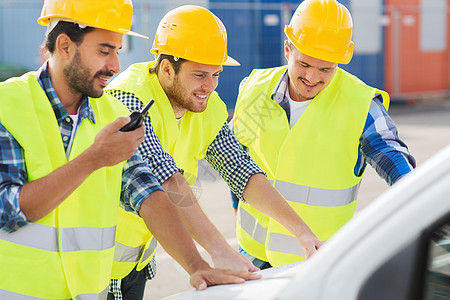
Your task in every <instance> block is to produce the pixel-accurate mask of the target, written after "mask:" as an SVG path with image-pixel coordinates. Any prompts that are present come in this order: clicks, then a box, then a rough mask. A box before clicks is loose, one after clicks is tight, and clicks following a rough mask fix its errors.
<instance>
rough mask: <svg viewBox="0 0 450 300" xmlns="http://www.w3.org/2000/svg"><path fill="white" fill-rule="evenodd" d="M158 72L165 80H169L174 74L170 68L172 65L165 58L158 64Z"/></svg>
mask: <svg viewBox="0 0 450 300" xmlns="http://www.w3.org/2000/svg"><path fill="white" fill-rule="evenodd" d="M159 72H160V73H161V75H162V76H164V77H165V78H166V79H170V78H171V77H172V76H173V75H174V74H175V70H174V69H173V67H172V63H171V62H170V61H169V60H168V59H167V58H166V59H163V60H162V61H161V63H160V64H159Z"/></svg>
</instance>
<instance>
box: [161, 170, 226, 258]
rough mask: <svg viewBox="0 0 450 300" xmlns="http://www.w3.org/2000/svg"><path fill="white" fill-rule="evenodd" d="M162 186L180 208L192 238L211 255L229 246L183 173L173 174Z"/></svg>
mask: <svg viewBox="0 0 450 300" xmlns="http://www.w3.org/2000/svg"><path fill="white" fill-rule="evenodd" d="M162 187H163V188H164V190H165V191H166V192H167V194H168V195H169V198H170V200H171V201H172V203H173V204H175V206H176V207H177V209H178V212H179V214H180V217H181V219H182V221H183V223H184V224H185V226H186V227H187V229H188V231H189V233H190V234H191V236H192V238H193V239H194V240H195V241H197V242H198V243H199V244H200V245H201V246H202V247H203V248H204V249H205V250H206V251H207V252H208V253H210V254H211V255H214V254H218V252H220V251H222V250H223V249H224V247H229V245H228V244H227V242H226V240H225V238H224V237H223V236H222V234H221V233H220V232H219V231H218V230H217V228H216V227H215V226H214V224H213V223H212V222H211V221H210V220H209V219H208V217H207V216H206V214H205V213H204V212H203V210H202V209H201V207H200V205H199V204H198V202H197V199H196V197H195V195H194V193H193V192H192V190H191V187H190V186H189V184H188V182H187V181H186V180H185V179H184V177H183V175H181V173H178V172H177V173H175V174H173V175H172V176H171V177H170V178H169V179H167V180H166V181H165V182H164V183H163V184H162Z"/></svg>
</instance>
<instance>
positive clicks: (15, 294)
mask: <svg viewBox="0 0 450 300" xmlns="http://www.w3.org/2000/svg"><path fill="white" fill-rule="evenodd" d="M0 93H1V95H2V100H1V101H2V105H1V106H0V121H1V123H2V124H3V126H4V127H5V128H6V129H7V130H8V131H9V132H10V133H11V134H12V135H13V136H14V138H15V139H16V140H17V142H18V143H19V144H20V145H21V147H22V148H23V151H24V152H23V153H24V157H25V163H26V167H27V175H28V181H29V182H30V181H34V180H37V179H39V178H41V177H44V176H46V175H48V174H49V173H51V172H52V171H53V170H55V169H57V168H58V167H60V166H62V165H64V164H66V163H67V161H68V159H67V157H66V154H65V150H64V145H63V142H62V139H61V133H60V130H59V126H58V122H57V119H56V117H55V113H54V111H53V109H52V106H51V104H50V102H49V100H48V98H47V96H46V95H45V92H44V91H43V90H42V88H41V87H40V85H39V83H38V81H37V78H36V74H35V73H34V72H32V73H27V74H25V75H23V76H22V77H20V78H14V79H11V80H8V81H6V82H4V83H0ZM89 101H90V104H91V105H92V108H93V110H94V112H95V124H94V123H93V122H91V121H90V120H89V119H88V118H86V119H84V120H83V122H82V123H81V125H80V127H79V129H78V131H77V134H76V135H75V138H74V141H73V144H72V149H71V154H70V157H69V160H73V159H74V158H75V157H77V156H78V155H80V154H81V153H82V152H83V151H84V150H85V149H87V148H88V147H89V146H90V145H91V144H92V143H93V142H94V138H95V136H96V134H97V133H98V132H99V131H100V130H101V129H102V128H103V127H104V126H105V125H106V124H108V123H110V122H112V121H114V120H115V119H116V118H117V117H119V116H126V115H127V114H128V110H127V109H126V107H125V106H124V105H123V104H122V103H120V102H119V101H117V100H116V99H114V98H113V97H111V96H108V95H103V96H101V97H100V98H98V99H92V98H91V99H89ZM123 166H124V162H122V163H119V164H117V165H115V166H112V167H104V168H101V169H99V170H97V171H95V172H93V173H92V174H91V175H90V176H89V177H88V178H87V179H86V180H85V181H84V182H83V183H82V184H81V185H80V186H79V187H78V188H77V189H76V190H75V191H74V192H73V193H72V194H71V195H70V196H69V197H68V198H67V199H66V200H64V202H62V203H61V204H60V205H59V206H58V207H57V208H55V209H54V210H53V211H52V212H50V213H49V214H48V215H46V216H45V217H43V218H42V219H40V220H39V221H37V222H35V223H32V224H29V225H27V226H25V227H22V228H20V229H18V230H17V231H15V232H13V233H0V265H1V270H2V274H3V275H4V276H2V280H0V298H1V299H16V298H17V299H28V298H40V299H75V298H76V299H83V298H85V297H92V296H93V295H96V296H98V297H106V295H107V292H108V285H109V279H110V273H111V266H112V259H113V254H114V236H115V229H116V223H117V207H118V205H119V198H120V193H121V182H122V171H123Z"/></svg>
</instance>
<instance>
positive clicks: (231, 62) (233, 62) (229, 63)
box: [222, 56, 241, 66]
mask: <svg viewBox="0 0 450 300" xmlns="http://www.w3.org/2000/svg"><path fill="white" fill-rule="evenodd" d="M222 65H223V66H240V65H241V64H240V63H239V62H238V61H237V60H235V59H234V58H232V57H231V56H228V58H227V60H226V61H225V62H224V63H223V64H222Z"/></svg>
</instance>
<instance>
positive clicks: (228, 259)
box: [211, 247, 259, 272]
mask: <svg viewBox="0 0 450 300" xmlns="http://www.w3.org/2000/svg"><path fill="white" fill-rule="evenodd" d="M211 258H212V261H213V264H214V267H216V268H219V269H222V268H226V269H230V270H236V271H248V272H256V271H259V268H258V267H256V266H255V265H253V264H252V262H251V261H250V260H249V259H248V258H247V257H245V256H244V255H242V254H240V253H238V252H237V251H234V250H233V249H232V248H231V247H230V248H229V250H228V249H226V250H225V251H224V252H222V253H217V254H215V255H211Z"/></svg>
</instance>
